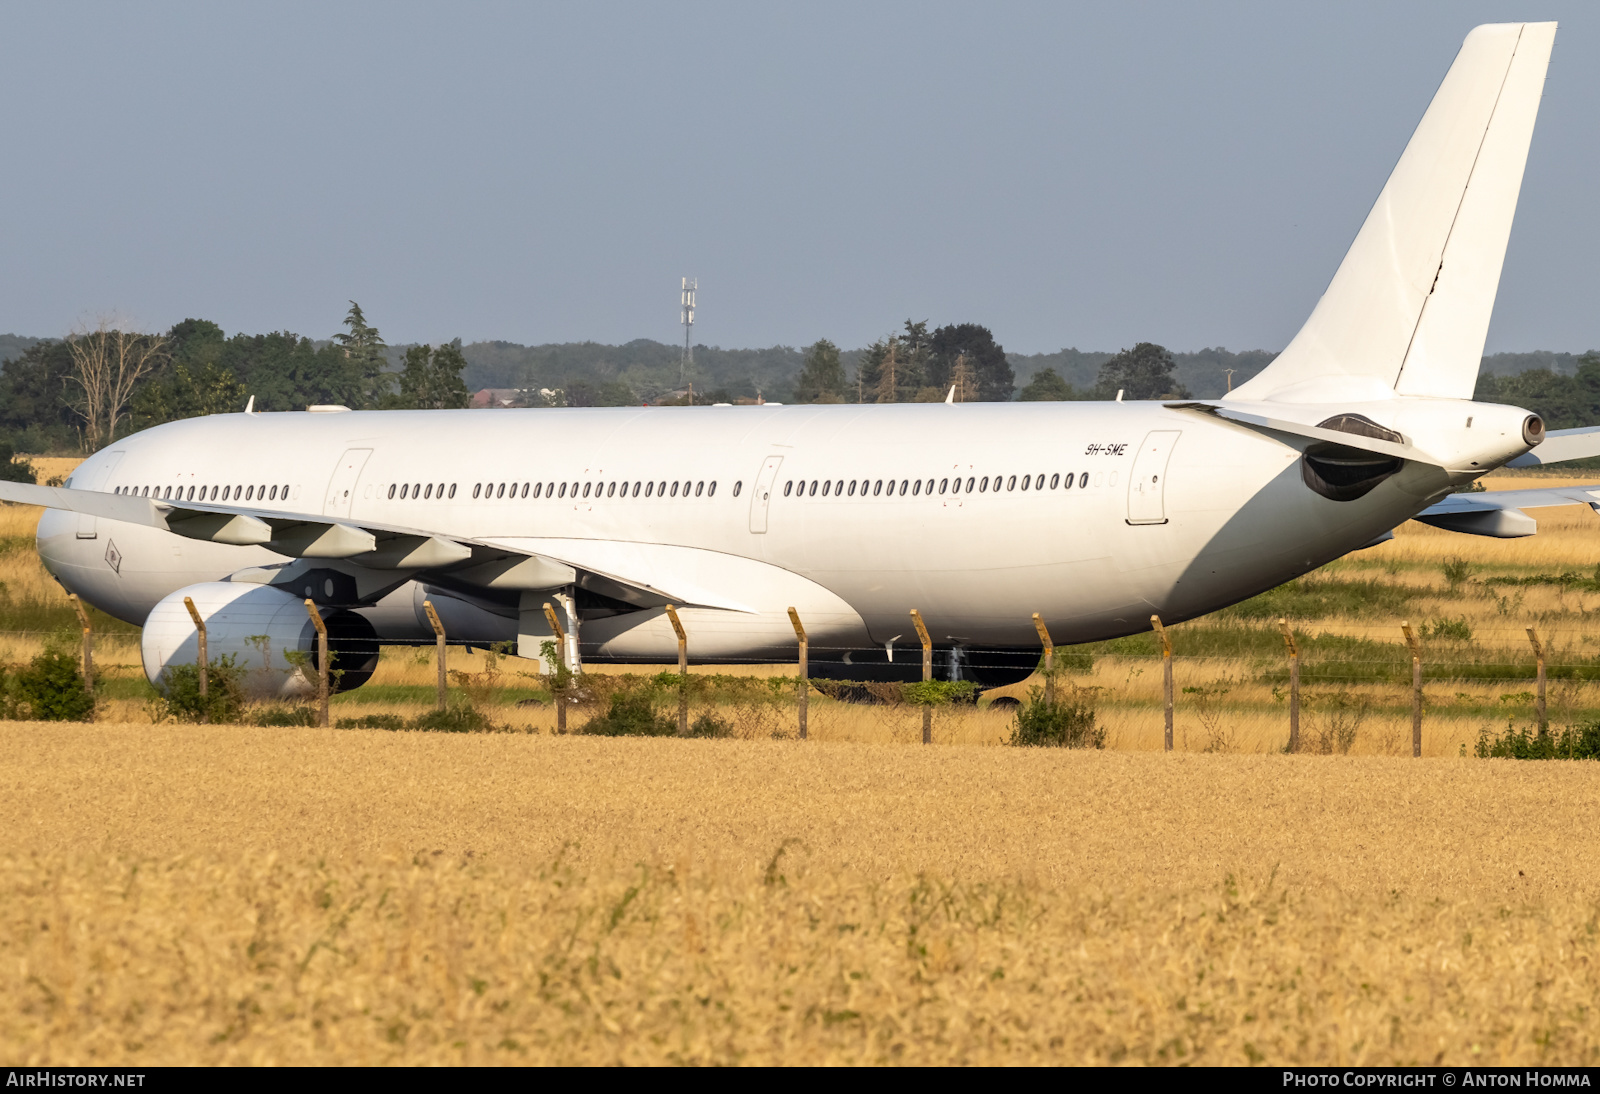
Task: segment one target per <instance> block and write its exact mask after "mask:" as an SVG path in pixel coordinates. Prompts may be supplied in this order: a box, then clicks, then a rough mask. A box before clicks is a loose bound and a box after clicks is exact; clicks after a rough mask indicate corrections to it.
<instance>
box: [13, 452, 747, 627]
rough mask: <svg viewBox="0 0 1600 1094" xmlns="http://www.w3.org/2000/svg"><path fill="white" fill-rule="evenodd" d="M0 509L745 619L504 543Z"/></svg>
mask: <svg viewBox="0 0 1600 1094" xmlns="http://www.w3.org/2000/svg"><path fill="white" fill-rule="evenodd" d="M0 501H9V502H18V503H21V504H23V505H38V506H42V507H44V508H46V509H64V510H67V511H69V512H74V513H87V514H89V515H91V516H96V517H104V518H105V519H107V520H116V521H122V522H124V523H127V524H139V525H144V526H146V527H149V528H159V529H161V530H162V531H166V532H173V533H175V534H177V535H180V536H186V537H188V538H190V539H198V540H208V541H210V542H212V543H227V544H232V545H235V546H241V547H244V546H253V547H265V548H267V549H268V550H270V551H274V552H276V553H278V554H281V555H287V556H289V557H290V558H301V559H328V560H341V561H346V562H350V563H353V564H355V565H357V566H361V567H365V568H367V569H369V570H379V571H407V572H408V573H407V576H411V575H412V574H415V573H421V572H424V571H426V572H428V573H429V574H430V576H431V575H437V576H439V577H441V578H445V579H447V580H448V581H449V582H450V583H451V584H456V585H467V586H476V587H478V588H482V589H489V590H497V591H502V592H515V591H518V590H529V591H534V590H541V589H558V588H561V587H563V586H567V585H579V586H582V587H583V588H586V589H590V590H591V591H593V592H597V593H601V594H603V595H605V596H609V597H611V598H613V599H616V600H621V601H624V602H625V603H630V604H634V605H636V606H638V607H660V606H661V605H664V604H677V605H681V606H685V607H707V608H723V609H727V610H732V611H747V610H748V608H746V607H745V606H744V605H741V604H736V603H732V602H722V601H718V600H715V599H714V594H713V599H712V600H708V599H707V596H706V595H705V590H701V593H702V595H700V596H689V597H682V596H677V595H674V593H673V592H672V591H669V590H667V589H663V588H661V587H659V586H657V585H656V584H655V583H654V582H653V581H650V580H647V579H645V578H643V577H641V576H639V575H625V574H617V573H609V572H606V571H603V570H599V569H595V568H593V567H592V566H588V565H582V564H574V563H572V562H569V561H568V560H565V559H561V558H556V557H552V556H550V555H547V554H543V553H540V552H535V551H529V550H522V549H519V548H517V547H516V546H515V545H512V544H507V543H503V542H493V541H489V540H482V539H474V538H472V537H468V536H456V535H451V534H448V533H443V532H439V531H436V530H433V529H427V528H411V527H406V526H403V525H396V524H384V523H379V522H375V521H369V520H361V519H354V518H350V519H343V520H341V519H338V518H335V517H330V516H324V515H322V514H311V513H285V512H282V511H280V510H272V509H259V508H255V507H252V506H241V505H230V504H228V503H226V502H223V503H220V504H219V503H216V502H191V501H179V500H177V499H175V498H174V499H170V500H167V499H162V500H157V499H156V498H144V497H135V496H133V495H130V494H108V493H105V492H104V491H98V490H75V489H71V488H68V487H56V486H35V485H33V484H31V483H20V482H0ZM679 591H683V592H686V591H688V590H679Z"/></svg>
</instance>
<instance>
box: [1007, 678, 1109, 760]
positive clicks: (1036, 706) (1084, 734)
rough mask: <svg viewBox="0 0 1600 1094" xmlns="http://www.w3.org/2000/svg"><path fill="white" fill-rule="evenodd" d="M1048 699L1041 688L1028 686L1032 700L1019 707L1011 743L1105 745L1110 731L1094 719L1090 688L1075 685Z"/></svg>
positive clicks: (1066, 746)
mask: <svg viewBox="0 0 1600 1094" xmlns="http://www.w3.org/2000/svg"><path fill="white" fill-rule="evenodd" d="M1065 692H1066V693H1065V695H1062V694H1061V693H1059V692H1058V693H1057V696H1056V701H1055V702H1054V703H1050V702H1046V701H1045V698H1044V692H1043V690H1042V689H1040V688H1029V689H1028V701H1027V702H1026V703H1023V704H1022V705H1021V706H1020V707H1018V708H1017V723H1016V725H1015V726H1014V727H1013V728H1012V731H1011V744H1013V745H1016V746H1019V747H1041V746H1042V747H1049V748H1104V747H1105V746H1106V731H1105V729H1104V727H1098V726H1096V725H1095V722H1094V703H1093V702H1092V701H1091V699H1090V695H1089V693H1088V692H1086V691H1083V690H1080V689H1076V688H1072V689H1065Z"/></svg>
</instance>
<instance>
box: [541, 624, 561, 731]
mask: <svg viewBox="0 0 1600 1094" xmlns="http://www.w3.org/2000/svg"><path fill="white" fill-rule="evenodd" d="M544 618H545V622H547V623H549V624H550V629H551V630H552V631H553V632H555V636H556V645H555V649H556V664H555V668H556V671H555V672H553V673H551V674H550V675H551V678H552V683H551V685H550V698H552V699H554V700H555V704H556V732H557V733H565V732H566V731H567V696H566V689H565V688H561V687H557V686H556V684H555V683H554V681H555V680H559V679H560V678H561V671H560V670H561V669H563V668H565V667H566V664H567V633H566V632H565V631H563V630H562V629H561V620H560V619H558V618H557V617H556V610H555V608H553V607H551V606H550V602H549V601H548V600H547V601H545V602H544Z"/></svg>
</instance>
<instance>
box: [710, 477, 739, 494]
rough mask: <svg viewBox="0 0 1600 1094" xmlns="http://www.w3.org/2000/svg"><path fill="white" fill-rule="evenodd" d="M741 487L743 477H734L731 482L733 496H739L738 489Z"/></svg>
mask: <svg viewBox="0 0 1600 1094" xmlns="http://www.w3.org/2000/svg"><path fill="white" fill-rule="evenodd" d="M713 485H715V484H714V483H713ZM742 489H744V480H743V479H735V480H734V482H733V496H734V497H738V496H739V491H740V490H742Z"/></svg>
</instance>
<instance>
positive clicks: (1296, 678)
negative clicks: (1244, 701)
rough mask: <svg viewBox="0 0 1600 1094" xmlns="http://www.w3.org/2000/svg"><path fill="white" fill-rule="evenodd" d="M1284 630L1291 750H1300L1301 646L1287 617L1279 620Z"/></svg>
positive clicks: (1279, 624)
mask: <svg viewBox="0 0 1600 1094" xmlns="http://www.w3.org/2000/svg"><path fill="white" fill-rule="evenodd" d="M1278 627H1279V628H1280V629H1281V630H1282V631H1283V644H1284V645H1285V646H1288V647H1289V751H1290V752H1299V751H1300V647H1299V646H1297V645H1296V644H1295V641H1294V631H1292V630H1290V629H1289V621H1288V620H1287V619H1280V620H1278Z"/></svg>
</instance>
